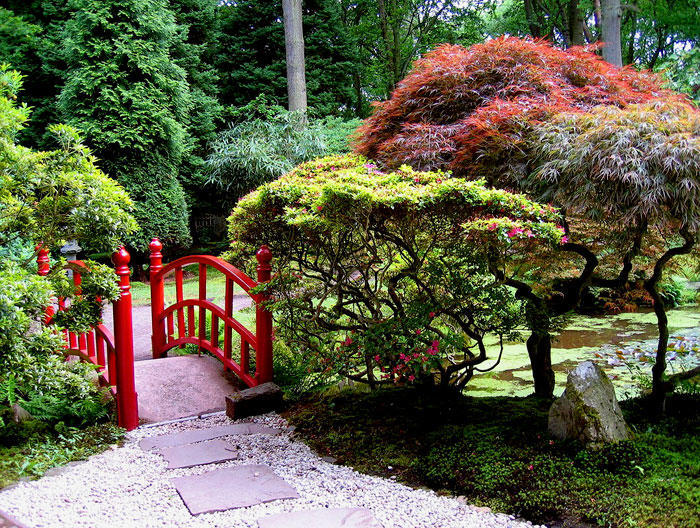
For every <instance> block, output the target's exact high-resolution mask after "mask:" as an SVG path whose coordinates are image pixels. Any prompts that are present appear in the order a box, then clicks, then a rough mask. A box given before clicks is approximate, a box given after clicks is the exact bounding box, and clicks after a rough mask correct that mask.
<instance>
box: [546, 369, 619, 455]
mask: <svg viewBox="0 0 700 528" xmlns="http://www.w3.org/2000/svg"><path fill="white" fill-rule="evenodd" d="M549 432H550V433H551V434H552V436H554V437H556V438H559V439H562V440H563V439H566V438H576V439H578V440H580V441H581V442H583V443H584V444H586V445H589V446H595V445H601V444H603V443H607V442H619V441H620V440H626V439H628V438H630V436H631V432H630V429H629V427H627V423H626V422H625V419H624V417H623V416H622V410H621V409H620V405H619V404H618V403H617V398H616V397H615V388H614V387H613V384H612V382H611V381H610V379H609V378H608V376H607V375H606V374H605V372H603V370H602V369H601V368H600V367H599V366H598V365H596V364H595V363H593V362H592V361H584V362H583V363H580V364H579V365H578V366H577V367H576V368H575V369H574V370H573V371H572V372H571V373H569V377H568V378H567V380H566V390H565V391H564V394H562V395H561V397H560V398H559V399H557V400H556V401H555V402H554V403H553V404H552V407H551V409H550V410H549Z"/></svg>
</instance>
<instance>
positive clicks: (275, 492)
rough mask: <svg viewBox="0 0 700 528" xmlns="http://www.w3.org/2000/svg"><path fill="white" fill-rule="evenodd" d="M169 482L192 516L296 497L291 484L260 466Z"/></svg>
mask: <svg viewBox="0 0 700 528" xmlns="http://www.w3.org/2000/svg"><path fill="white" fill-rule="evenodd" d="M172 482H173V484H174V485H175V489H177V492H178V493H179V494H180V497H181V498H182V500H183V502H184V503H185V506H187V509H188V510H189V511H190V513H191V514H192V515H197V514H200V513H209V512H215V511H224V510H230V509H232V508H245V507H247V506H254V505H255V504H260V503H263V502H271V501H274V500H278V499H297V498H299V494H298V493H297V491H296V490H295V489H294V488H293V487H292V486H290V485H289V484H287V483H286V482H285V481H284V480H282V479H281V478H280V477H278V476H277V475H275V473H274V472H273V471H272V470H271V469H270V468H269V467H267V466H263V465H246V466H237V467H231V468H224V469H219V470H216V471H210V472H208V473H202V474H201V475H191V476H187V477H178V478H175V479H173V480H172Z"/></svg>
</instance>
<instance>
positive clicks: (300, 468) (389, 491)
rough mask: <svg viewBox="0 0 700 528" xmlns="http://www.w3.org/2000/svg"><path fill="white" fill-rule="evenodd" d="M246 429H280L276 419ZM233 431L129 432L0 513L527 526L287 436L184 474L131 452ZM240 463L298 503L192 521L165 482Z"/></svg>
mask: <svg viewBox="0 0 700 528" xmlns="http://www.w3.org/2000/svg"><path fill="white" fill-rule="evenodd" d="M252 421H254V422H256V423H260V424H264V425H268V426H271V427H276V428H281V429H283V428H286V427H287V423H286V422H285V420H284V419H283V418H281V417H280V416H279V415H277V414H275V413H270V414H266V415H262V416H258V417H255V418H254V419H252ZM231 423H232V422H231V421H230V420H229V419H228V417H226V416H225V415H216V416H209V417H206V418H200V419H194V420H189V421H182V422H176V423H169V424H164V425H159V426H156V427H149V428H139V429H136V430H134V431H132V432H130V433H128V434H127V437H126V440H125V443H124V445H123V446H122V447H118V448H115V449H109V450H107V451H105V452H104V453H100V454H99V455H95V456H92V457H91V458H90V459H89V460H87V461H85V462H83V463H81V464H75V465H71V466H69V467H67V468H65V470H64V471H60V472H55V473H53V474H52V475H49V476H45V477H43V478H41V479H39V480H36V481H32V482H20V483H18V484H17V485H15V486H13V487H11V488H6V489H5V490H3V491H1V492H0V510H4V511H6V512H8V513H9V514H11V515H12V516H14V517H16V518H17V519H18V520H19V521H21V522H22V523H24V524H25V525H26V526H27V527H29V528H56V527H62V526H66V527H68V526H70V527H71V528H103V527H104V528H112V527H115V526H119V527H120V528H130V527H133V528H136V527H138V528H150V527H153V528H156V527H158V528H162V527H168V528H176V527H183V528H184V527H188V528H189V527H193V528H198V527H201V528H208V527H221V528H224V527H227V528H230V527H236V528H257V520H258V519H260V518H262V517H265V516H267V515H272V514H276V513H283V512H292V511H299V510H310V509H319V508H367V509H369V510H371V512H372V513H373V514H374V516H375V517H376V518H377V520H378V521H379V522H380V523H381V524H382V526H384V527H385V528H531V527H532V524H530V523H528V522H524V521H522V520H516V519H515V518H514V517H513V516H508V515H503V514H496V513H492V512H491V511H490V510H489V509H488V508H476V507H473V506H469V505H467V504H466V500H465V499H464V498H463V497H457V498H452V497H446V496H439V495H437V494H436V493H435V492H433V491H432V490H425V489H413V488H410V487H407V486H404V485H402V484H400V483H398V482H394V481H393V479H384V478H380V477H373V476H369V475H364V474H361V473H358V472H356V471H354V470H352V469H351V468H348V467H345V466H341V465H336V464H333V463H331V462H330V461H327V460H323V459H322V458H321V457H319V456H318V455H316V454H315V453H313V452H312V451H311V449H310V448H309V447H308V446H307V445H305V444H303V443H302V442H300V441H298V440H296V439H291V438H290V437H289V434H290V432H289V431H285V432H284V433H283V434H280V435H276V436H273V435H264V434H252V435H244V436H237V437H236V438H233V437H225V439H227V440H229V441H232V442H235V443H236V444H237V445H238V446H239V449H240V459H237V460H231V461H227V462H223V463H220V464H212V465H208V466H196V467H193V468H185V469H175V470H168V469H166V465H167V464H166V462H165V461H164V460H163V459H162V457H160V456H159V455H157V454H154V453H149V452H144V451H142V450H141V449H140V448H139V447H138V442H139V441H140V440H141V439H143V438H146V437H151V436H158V435H162V434H167V433H173V432H179V431H187V430H192V429H202V428H208V427H216V426H221V425H227V424H231ZM243 464H266V465H268V466H269V467H270V468H271V469H272V470H273V471H274V472H275V473H276V474H277V475H279V476H280V477H282V478H283V479H284V480H285V481H287V482H288V483H289V484H291V485H292V486H294V488H296V490H297V491H298V492H299V495H300V497H301V498H299V499H293V500H279V501H275V502H269V503H264V504H258V505H255V506H251V507H247V508H240V509H233V510H227V511H223V512H216V513H208V514H201V515H197V516H191V515H190V513H189V511H188V510H187V508H186V507H185V505H184V504H183V502H182V500H181V499H180V497H179V495H178V494H177V492H176V491H175V488H174V486H173V484H172V482H171V479H172V478H173V477H180V476H186V475H194V474H199V473H204V472H206V471H211V470H212V468H224V467H232V466H237V465H243ZM314 469H315V470H314ZM543 528H544V527H543Z"/></svg>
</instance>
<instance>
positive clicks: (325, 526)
mask: <svg viewBox="0 0 700 528" xmlns="http://www.w3.org/2000/svg"><path fill="white" fill-rule="evenodd" d="M258 528H382V525H381V524H379V521H377V519H375V518H374V515H372V512H371V511H369V510H366V509H364V508H324V509H322V510H308V511H298V512H288V513H278V514H276V515H270V516H268V517H263V518H262V519H258Z"/></svg>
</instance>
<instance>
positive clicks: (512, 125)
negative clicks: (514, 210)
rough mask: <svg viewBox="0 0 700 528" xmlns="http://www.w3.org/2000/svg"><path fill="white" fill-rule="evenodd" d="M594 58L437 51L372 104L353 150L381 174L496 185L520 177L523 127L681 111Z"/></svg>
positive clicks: (525, 157) (514, 45) (502, 43)
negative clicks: (660, 103) (606, 110)
mask: <svg viewBox="0 0 700 528" xmlns="http://www.w3.org/2000/svg"><path fill="white" fill-rule="evenodd" d="M595 49H596V47H595V46H588V47H585V48H584V47H573V48H570V49H568V50H562V49H559V48H555V47H553V46H552V45H550V44H549V43H547V42H545V41H541V40H538V41H535V40H530V39H521V38H516V37H500V38H497V39H493V40H490V41H488V42H485V43H483V44H478V45H474V46H471V47H469V48H464V47H462V46H457V45H451V44H444V45H442V46H440V47H438V48H437V49H435V50H433V51H431V52H430V53H428V54H426V55H425V56H424V57H423V58H421V59H419V60H418V61H416V63H415V65H414V68H413V71H412V72H411V73H410V74H409V75H408V76H407V77H406V78H405V79H404V80H403V81H401V82H400V83H399V85H398V87H397V89H396V90H395V91H394V93H393V94H392V96H391V98H390V99H389V100H387V101H383V102H377V103H374V107H375V110H374V113H373V115H372V116H371V117H370V118H368V119H367V120H366V121H365V123H364V124H363V125H362V127H360V129H359V130H358V137H357V140H356V143H355V149H356V150H357V151H358V152H359V153H361V154H363V155H365V156H367V157H368V158H371V159H374V160H376V161H378V162H380V163H381V164H382V165H384V166H385V167H391V168H395V167H398V166H400V165H402V164H404V163H406V164H408V165H411V166H412V167H413V168H415V169H420V170H435V169H443V170H451V171H452V173H453V174H454V175H455V176H460V177H470V178H480V177H484V178H486V179H487V180H488V181H489V182H490V183H495V179H497V178H498V179H501V178H503V176H504V175H505V176H509V177H511V178H517V177H518V176H519V175H525V174H526V173H527V172H528V161H529V153H528V148H527V143H526V141H525V139H526V133H527V130H528V125H530V124H533V123H536V122H541V121H546V120H547V119H548V117H549V116H552V115H554V114H558V113H562V112H586V111H588V110H590V109H592V108H593V107H595V106H598V105H615V106H618V107H625V106H627V105H628V104H631V103H645V102H651V101H655V100H665V101H667V102H668V101H669V100H677V101H679V102H680V101H683V99H684V96H682V95H679V94H676V93H674V92H672V91H671V90H668V89H665V88H664V87H663V80H662V79H661V78H660V77H659V76H657V75H655V74H653V73H651V72H648V71H636V70H635V69H634V68H631V67H627V68H617V67H615V66H613V65H611V64H609V63H607V62H605V61H603V60H602V59H601V58H600V57H598V56H597V55H595V54H594V53H593V51H595ZM500 181H501V182H503V180H502V179H501V180H500Z"/></svg>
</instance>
